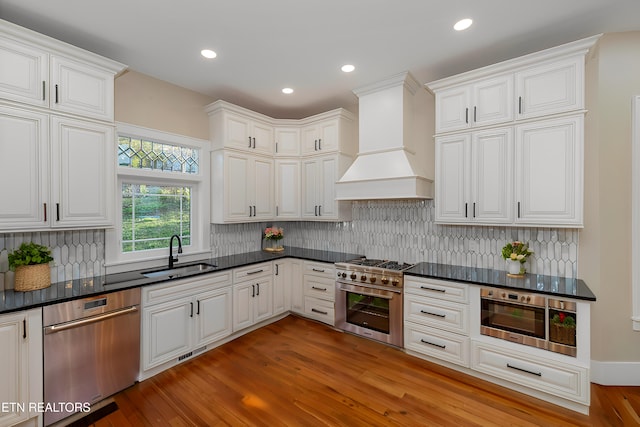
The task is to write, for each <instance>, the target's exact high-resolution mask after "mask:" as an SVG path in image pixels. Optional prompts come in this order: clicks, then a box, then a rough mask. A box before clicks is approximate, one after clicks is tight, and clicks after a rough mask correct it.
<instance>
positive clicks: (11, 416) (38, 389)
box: [0, 309, 43, 426]
mask: <svg viewBox="0 0 640 427" xmlns="http://www.w3.org/2000/svg"><path fill="white" fill-rule="evenodd" d="M0 378H2V385H0V402H5V403H9V402H11V406H8V407H5V408H4V409H3V410H2V411H0V425H2V426H14V425H16V424H19V423H22V422H26V421H29V425H42V414H41V413H38V412H36V411H35V410H34V409H35V408H31V405H30V403H36V402H42V399H43V395H42V393H43V392H42V381H43V373H42V309H33V310H29V311H24V312H18V313H11V314H5V315H2V316H0ZM14 405H15V406H14ZM18 405H21V406H22V408H24V410H18V409H19V408H18ZM7 408H8V409H7ZM23 425H26V423H25V424H23Z"/></svg>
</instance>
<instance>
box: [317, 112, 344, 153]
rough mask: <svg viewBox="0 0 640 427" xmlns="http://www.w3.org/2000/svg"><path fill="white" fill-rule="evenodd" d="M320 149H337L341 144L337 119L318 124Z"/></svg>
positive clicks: (325, 150)
mask: <svg viewBox="0 0 640 427" xmlns="http://www.w3.org/2000/svg"><path fill="white" fill-rule="evenodd" d="M318 128H319V136H318V151H323V152H329V151H337V150H338V146H339V144H340V141H339V139H340V133H339V131H340V129H339V124H338V121H337V120H328V121H326V122H322V123H319V124H318Z"/></svg>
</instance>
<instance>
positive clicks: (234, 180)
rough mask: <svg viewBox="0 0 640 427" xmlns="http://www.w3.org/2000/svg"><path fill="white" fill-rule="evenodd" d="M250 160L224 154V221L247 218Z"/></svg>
mask: <svg viewBox="0 0 640 427" xmlns="http://www.w3.org/2000/svg"><path fill="white" fill-rule="evenodd" d="M250 168H251V159H250V157H249V156H247V155H245V154H238V153H233V152H225V154H224V209H225V221H237V220H244V219H247V218H249V205H250V200H249V170H250Z"/></svg>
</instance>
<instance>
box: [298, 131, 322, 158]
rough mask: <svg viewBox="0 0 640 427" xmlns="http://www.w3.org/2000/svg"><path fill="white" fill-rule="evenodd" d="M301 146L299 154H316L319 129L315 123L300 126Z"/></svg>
mask: <svg viewBox="0 0 640 427" xmlns="http://www.w3.org/2000/svg"><path fill="white" fill-rule="evenodd" d="M301 133H302V147H301V154H302V155H305V154H316V153H317V152H318V138H319V135H318V134H319V131H318V128H317V126H316V125H310V126H305V127H303V128H302V132H301Z"/></svg>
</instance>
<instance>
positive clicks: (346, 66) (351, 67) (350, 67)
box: [340, 64, 356, 73]
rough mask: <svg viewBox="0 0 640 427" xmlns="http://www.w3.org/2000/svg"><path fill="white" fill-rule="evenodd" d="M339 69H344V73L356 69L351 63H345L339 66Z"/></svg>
mask: <svg viewBox="0 0 640 427" xmlns="http://www.w3.org/2000/svg"><path fill="white" fill-rule="evenodd" d="M340 69H341V70H342V71H344V72H345V73H350V72H352V71H353V70H355V69H356V67H354V66H353V65H351V64H347V65H343V66H342V68H340Z"/></svg>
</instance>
